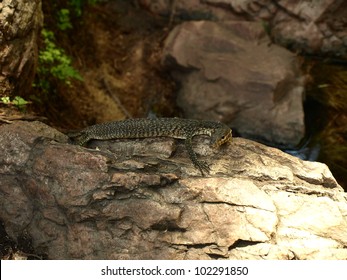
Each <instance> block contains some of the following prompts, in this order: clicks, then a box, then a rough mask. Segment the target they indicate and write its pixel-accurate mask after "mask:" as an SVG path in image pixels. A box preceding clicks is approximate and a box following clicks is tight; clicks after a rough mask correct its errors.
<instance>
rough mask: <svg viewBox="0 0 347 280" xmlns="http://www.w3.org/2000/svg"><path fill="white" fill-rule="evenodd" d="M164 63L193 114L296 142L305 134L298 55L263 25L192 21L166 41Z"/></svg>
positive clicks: (244, 131) (279, 142)
mask: <svg viewBox="0 0 347 280" xmlns="http://www.w3.org/2000/svg"><path fill="white" fill-rule="evenodd" d="M163 63H164V64H166V65H168V67H170V69H176V71H175V70H173V71H172V72H173V75H174V76H175V77H176V79H177V81H178V83H179V84H180V87H181V88H180V90H179V93H178V105H179V106H180V107H181V108H182V109H183V112H184V115H185V116H186V117H188V118H197V119H215V120H219V121H222V122H225V123H227V124H229V125H231V127H233V128H235V129H236V130H237V131H238V132H239V133H240V134H241V135H242V136H245V137H249V138H258V139H262V140H265V141H267V142H270V143H274V144H277V145H287V146H295V145H297V144H298V143H299V142H300V140H301V139H302V138H303V136H304V133H305V127H304V112H303V95H304V78H303V75H302V74H301V71H300V70H299V68H300V67H299V63H298V61H297V58H296V57H295V56H294V54H292V53H291V52H289V51H287V50H286V49H284V48H282V47H279V46H276V45H272V44H271V42H270V40H269V38H268V37H267V35H266V34H265V31H264V29H263V27H262V25H261V24H259V23H251V22H245V21H242V22H237V21H233V22H223V23H214V22H210V21H191V22H185V23H182V24H181V25H178V26H177V27H175V28H174V30H173V31H171V33H170V35H169V37H168V38H167V39H166V42H165V47H164V53H163Z"/></svg>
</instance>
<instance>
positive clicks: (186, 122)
mask: <svg viewBox="0 0 347 280" xmlns="http://www.w3.org/2000/svg"><path fill="white" fill-rule="evenodd" d="M196 135H209V136H210V137H211V142H210V143H211V145H212V146H213V147H214V148H218V147H219V146H220V145H222V144H224V143H226V142H230V141H231V138H232V135H231V129H230V128H229V127H228V126H227V125H225V124H223V123H220V122H216V121H204V120H192V119H180V118H158V119H127V120H122V121H114V122H108V123H101V124H96V125H92V126H89V127H87V128H85V129H83V130H82V131H80V132H79V133H78V134H77V135H75V137H73V138H75V141H76V142H77V143H78V144H80V145H85V144H86V143H87V142H88V141H89V140H92V139H97V140H110V139H121V138H148V137H172V138H177V139H185V146H186V149H187V151H188V155H189V157H190V159H191V161H192V162H193V164H194V166H195V167H196V168H198V169H199V170H200V172H201V174H202V175H204V171H206V172H208V170H209V167H208V165H207V164H206V163H205V162H202V161H198V158H197V155H196V153H195V152H194V150H193V147H192V139H193V137H194V136H196Z"/></svg>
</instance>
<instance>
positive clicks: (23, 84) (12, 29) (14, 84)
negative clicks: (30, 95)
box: [0, 0, 43, 96]
mask: <svg viewBox="0 0 347 280" xmlns="http://www.w3.org/2000/svg"><path fill="white" fill-rule="evenodd" d="M42 21H43V16H42V11H41V0H30V1H18V0H3V1H0V26H1V28H0V96H14V95H21V96H23V95H25V93H26V92H28V89H30V88H31V85H32V82H33V79H34V75H35V70H36V64H37V57H38V49H37V41H38V40H37V38H38V34H39V31H40V28H41V25H42Z"/></svg>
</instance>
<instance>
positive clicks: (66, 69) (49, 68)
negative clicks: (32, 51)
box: [34, 29, 82, 92]
mask: <svg viewBox="0 0 347 280" xmlns="http://www.w3.org/2000/svg"><path fill="white" fill-rule="evenodd" d="M41 34H42V37H43V41H44V46H45V47H44V49H42V50H40V52H39V67H38V76H39V79H38V82H37V83H35V84H34V86H35V87H40V88H42V90H43V91H45V92H48V91H49V89H50V84H51V83H50V81H52V79H58V80H60V81H62V82H64V83H65V84H66V85H68V86H70V85H71V80H72V79H76V80H80V81H81V80H82V77H81V75H80V74H79V73H78V71H77V70H76V69H75V68H73V66H72V65H71V59H70V57H68V56H67V55H66V54H65V51H64V50H63V49H61V48H59V47H58V46H57V45H56V44H55V39H54V34H53V32H52V31H49V30H46V29H43V30H42V33H41Z"/></svg>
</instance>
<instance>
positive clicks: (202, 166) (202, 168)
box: [184, 137, 210, 176]
mask: <svg viewBox="0 0 347 280" xmlns="http://www.w3.org/2000/svg"><path fill="white" fill-rule="evenodd" d="M184 143H185V146H186V149H187V151H188V155H189V158H190V159H191V161H192V162H193V164H194V166H195V167H196V168H198V169H199V170H200V172H201V175H202V176H205V173H204V172H206V173H209V170H210V168H209V166H208V165H207V163H206V162H204V161H199V160H198V157H197V156H196V153H195V152H194V150H193V145H192V137H187V138H186V139H185V142H184Z"/></svg>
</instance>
